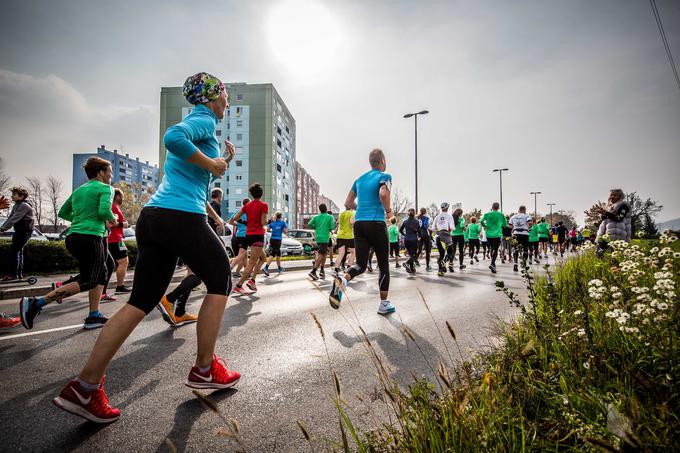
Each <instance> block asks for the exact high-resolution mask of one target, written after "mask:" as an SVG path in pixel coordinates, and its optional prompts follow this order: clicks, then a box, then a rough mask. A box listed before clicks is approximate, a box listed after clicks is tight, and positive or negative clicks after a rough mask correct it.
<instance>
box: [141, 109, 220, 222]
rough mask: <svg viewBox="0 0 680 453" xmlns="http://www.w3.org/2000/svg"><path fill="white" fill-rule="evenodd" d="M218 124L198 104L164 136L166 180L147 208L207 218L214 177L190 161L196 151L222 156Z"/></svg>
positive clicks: (213, 117) (210, 156)
mask: <svg viewBox="0 0 680 453" xmlns="http://www.w3.org/2000/svg"><path fill="white" fill-rule="evenodd" d="M216 125H217V117H216V116H215V114H214V113H213V112H212V111H211V110H210V109H209V108H207V107H206V106H204V105H197V106H195V107H194V108H193V109H192V110H191V113H189V115H187V117H186V118H184V120H183V121H182V122H181V123H178V124H175V125H174V126H172V127H169V128H168V130H167V131H166V132H165V136H164V137H163V143H164V144H165V148H166V149H167V150H168V153H167V155H166V159H165V166H164V167H163V169H164V174H163V181H162V182H161V184H160V186H159V187H158V190H157V191H156V193H155V194H154V195H153V196H152V197H151V200H150V201H149V202H148V203H147V204H146V205H147V206H155V207H159V208H167V209H176V210H178V211H185V212H193V213H197V214H204V215H205V213H206V210H205V203H206V201H207V199H208V195H209V193H208V192H209V190H210V177H211V175H210V172H209V171H208V170H204V169H202V168H201V167H198V166H197V165H194V164H191V163H189V162H187V159H188V158H189V157H190V156H191V155H192V154H193V153H194V152H195V151H196V148H198V149H199V150H200V151H201V152H202V153H203V154H205V155H206V156H207V157H209V158H211V159H214V158H216V157H219V155H220V146H219V142H218V141H217V136H216V135H215V126H216Z"/></svg>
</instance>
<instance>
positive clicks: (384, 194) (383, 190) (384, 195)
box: [380, 184, 392, 219]
mask: <svg viewBox="0 0 680 453" xmlns="http://www.w3.org/2000/svg"><path fill="white" fill-rule="evenodd" d="M380 202H381V203H382V205H383V207H384V208H385V217H386V218H388V219H389V218H390V217H392V208H391V207H390V203H391V200H390V189H389V188H388V187H387V185H385V184H383V185H382V186H380Z"/></svg>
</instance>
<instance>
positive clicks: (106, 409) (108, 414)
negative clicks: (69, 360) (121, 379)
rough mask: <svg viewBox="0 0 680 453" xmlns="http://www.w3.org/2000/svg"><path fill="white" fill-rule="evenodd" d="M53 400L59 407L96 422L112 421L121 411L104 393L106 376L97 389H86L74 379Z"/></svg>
mask: <svg viewBox="0 0 680 453" xmlns="http://www.w3.org/2000/svg"><path fill="white" fill-rule="evenodd" d="M52 402H53V403H54V404H55V405H56V406H57V407H58V408H59V409H63V410H65V411H66V412H70V413H72V414H74V415H78V416H80V417H83V418H85V419H87V420H90V421H92V422H95V423H111V422H115V421H116V420H118V417H120V411H119V410H118V409H116V408H115V407H111V406H109V398H108V397H107V396H106V393H104V378H102V382H101V384H99V388H98V389H97V390H85V389H84V388H83V387H82V386H81V385H80V382H78V380H77V379H74V380H72V381H71V382H69V383H68V385H66V387H64V390H62V391H61V393H60V394H59V396H58V397H56V398H54V399H53V400H52Z"/></svg>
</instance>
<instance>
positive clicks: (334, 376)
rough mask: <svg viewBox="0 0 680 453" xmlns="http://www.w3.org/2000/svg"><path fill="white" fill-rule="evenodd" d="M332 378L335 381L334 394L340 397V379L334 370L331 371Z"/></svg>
mask: <svg viewBox="0 0 680 453" xmlns="http://www.w3.org/2000/svg"><path fill="white" fill-rule="evenodd" d="M333 380H334V381H335V395H336V396H337V397H338V399H340V379H338V373H336V372H335V371H333Z"/></svg>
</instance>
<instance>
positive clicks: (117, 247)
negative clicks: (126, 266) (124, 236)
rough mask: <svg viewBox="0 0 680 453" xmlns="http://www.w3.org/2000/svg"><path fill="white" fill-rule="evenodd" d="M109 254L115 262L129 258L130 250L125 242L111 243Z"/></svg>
mask: <svg viewBox="0 0 680 453" xmlns="http://www.w3.org/2000/svg"><path fill="white" fill-rule="evenodd" d="M109 253H110V254H111V256H112V257H113V259H114V260H116V261H118V260H122V259H123V258H125V257H127V256H128V249H127V247H126V246H125V242H123V241H120V242H110V243H109Z"/></svg>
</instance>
